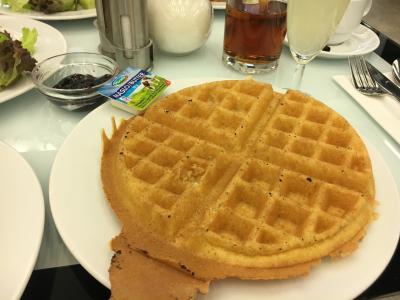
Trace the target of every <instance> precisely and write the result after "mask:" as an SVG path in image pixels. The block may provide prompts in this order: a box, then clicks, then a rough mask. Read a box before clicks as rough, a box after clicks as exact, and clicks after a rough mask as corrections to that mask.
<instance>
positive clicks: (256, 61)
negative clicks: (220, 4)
mask: <svg viewBox="0 0 400 300" xmlns="http://www.w3.org/2000/svg"><path fill="white" fill-rule="evenodd" d="M286 6H287V4H286V0H227V1H226V17H225V34H224V53H223V61H224V62H225V63H226V64H227V65H228V66H231V67H232V68H233V69H235V70H237V71H240V72H243V73H248V74H255V73H260V72H265V71H271V70H274V69H276V68H277V66H278V59H279V57H280V55H281V52H282V45H283V40H284V38H285V35H286Z"/></svg>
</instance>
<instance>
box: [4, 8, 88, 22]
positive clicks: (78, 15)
mask: <svg viewBox="0 0 400 300" xmlns="http://www.w3.org/2000/svg"><path fill="white" fill-rule="evenodd" d="M0 14H2V15H8V16H15V17H26V18H31V19H36V20H42V21H61V20H77V19H87V18H94V17H96V9H95V8H91V9H78V10H74V11H65V12H59V13H53V14H45V13H43V12H40V11H34V10H26V11H22V12H15V11H12V10H11V9H10V8H9V7H8V6H6V5H1V4H0Z"/></svg>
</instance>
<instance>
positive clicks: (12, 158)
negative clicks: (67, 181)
mask: <svg viewBox="0 0 400 300" xmlns="http://www.w3.org/2000/svg"><path fill="white" fill-rule="evenodd" d="M0 214H1V217H0V245H1V247H0V282H1V284H0V286H1V288H0V299H19V298H20V297H21V295H22V293H23V291H24V289H25V287H26V284H27V283H28V280H29V278H30V276H31V273H32V270H33V267H34V265H35V262H36V259H37V255H38V253H39V248H40V243H41V241H42V235H43V226H44V201H43V193H42V189H41V186H40V183H39V181H38V179H37V177H36V175H35V173H34V172H33V170H32V168H31V167H30V165H29V164H28V163H27V162H26V161H25V159H24V158H23V157H22V156H21V155H20V154H19V153H18V152H17V151H15V150H14V149H13V148H11V147H10V146H8V145H6V144H4V143H3V142H0Z"/></svg>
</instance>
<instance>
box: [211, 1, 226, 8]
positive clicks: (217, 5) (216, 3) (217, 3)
mask: <svg viewBox="0 0 400 300" xmlns="http://www.w3.org/2000/svg"><path fill="white" fill-rule="evenodd" d="M211 4H212V7H213V8H214V9H225V8H226V2H225V1H223V2H220V1H211Z"/></svg>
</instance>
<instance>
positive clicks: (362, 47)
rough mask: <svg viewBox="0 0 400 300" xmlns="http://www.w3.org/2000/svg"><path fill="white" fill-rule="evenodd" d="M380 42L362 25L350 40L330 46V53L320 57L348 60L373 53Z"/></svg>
mask: <svg viewBox="0 0 400 300" xmlns="http://www.w3.org/2000/svg"><path fill="white" fill-rule="evenodd" d="M379 44H380V40H379V37H378V36H377V35H376V33H375V32H373V31H372V30H371V29H369V28H368V27H366V26H364V25H361V24H360V26H358V27H357V29H356V30H355V31H354V32H353V33H352V34H351V37H350V39H348V40H347V41H345V42H344V43H342V44H340V45H336V46H329V47H330V51H329V52H328V51H322V52H321V54H320V55H319V57H325V58H347V57H349V56H354V55H364V54H368V53H371V52H372V51H374V50H375V49H376V48H378V47H379Z"/></svg>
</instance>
